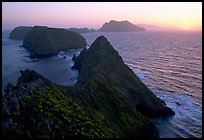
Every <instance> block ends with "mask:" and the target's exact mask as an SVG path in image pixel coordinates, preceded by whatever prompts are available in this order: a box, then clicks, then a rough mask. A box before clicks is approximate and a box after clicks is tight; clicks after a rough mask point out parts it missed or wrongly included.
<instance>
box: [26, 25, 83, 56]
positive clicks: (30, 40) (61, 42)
mask: <svg viewBox="0 0 204 140" xmlns="http://www.w3.org/2000/svg"><path fill="white" fill-rule="evenodd" d="M22 46H23V47H25V48H27V49H28V50H29V51H30V54H31V57H44V56H49V55H54V54H57V53H58V52H59V51H63V50H68V49H78V48H83V47H85V46H86V40H85V39H84V38H83V37H82V36H81V35H80V34H78V33H75V32H72V31H68V30H66V29H60V28H48V27H45V26H34V27H33V28H32V30H31V31H30V32H29V33H28V34H27V35H26V37H25V39H24V40H23V45H22Z"/></svg>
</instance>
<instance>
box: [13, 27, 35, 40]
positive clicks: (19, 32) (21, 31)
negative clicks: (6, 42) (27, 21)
mask: <svg viewBox="0 0 204 140" xmlns="http://www.w3.org/2000/svg"><path fill="white" fill-rule="evenodd" d="M31 29H32V27H27V26H19V27H15V28H14V29H13V30H12V31H11V33H10V34H9V39H15V40H23V39H24V38H25V36H26V35H27V33H28V32H29V31H30V30H31Z"/></svg>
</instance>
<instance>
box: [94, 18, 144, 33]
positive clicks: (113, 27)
mask: <svg viewBox="0 0 204 140" xmlns="http://www.w3.org/2000/svg"><path fill="white" fill-rule="evenodd" d="M145 30H146V29H145V28H144V27H140V26H137V25H134V24H132V23H130V22H129V21H127V20H125V21H115V20H111V21H110V22H108V23H105V24H104V25H103V26H102V27H101V28H100V29H99V30H98V31H100V32H138V31H145Z"/></svg>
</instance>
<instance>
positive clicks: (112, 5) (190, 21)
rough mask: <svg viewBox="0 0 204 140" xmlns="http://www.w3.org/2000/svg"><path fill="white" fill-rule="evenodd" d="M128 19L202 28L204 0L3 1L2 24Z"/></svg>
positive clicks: (65, 24)
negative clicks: (112, 0)
mask: <svg viewBox="0 0 204 140" xmlns="http://www.w3.org/2000/svg"><path fill="white" fill-rule="evenodd" d="M110 20H117V21H122V20H128V21H129V22H131V23H133V24H149V25H156V26H159V27H164V28H167V29H178V30H199V31H202V2H127V3H125V2H95V3H94V2H66V3H65V2H2V28H3V30H7V29H13V28H14V27H16V26H21V25H24V26H35V25H45V26H49V27H60V28H71V27H77V28H82V27H87V28H94V29H98V28H100V27H101V26H102V25H103V24H104V23H105V22H109V21H110Z"/></svg>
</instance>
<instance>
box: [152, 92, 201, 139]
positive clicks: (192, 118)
mask: <svg viewBox="0 0 204 140" xmlns="http://www.w3.org/2000/svg"><path fill="white" fill-rule="evenodd" d="M157 96H158V97H159V98H160V99H162V100H164V101H165V102H166V105H167V106H168V107H170V108H171V109H172V110H173V111H174V112H175V116H172V117H167V118H157V119H153V122H154V123H156V126H157V128H158V130H159V132H160V137H161V138H173V137H177V138H178V137H183V138H193V137H197V138H201V137H202V105H201V103H199V100H197V99H196V98H194V97H193V96H191V95H188V94H187V93H185V92H180V93H159V94H157Z"/></svg>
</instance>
